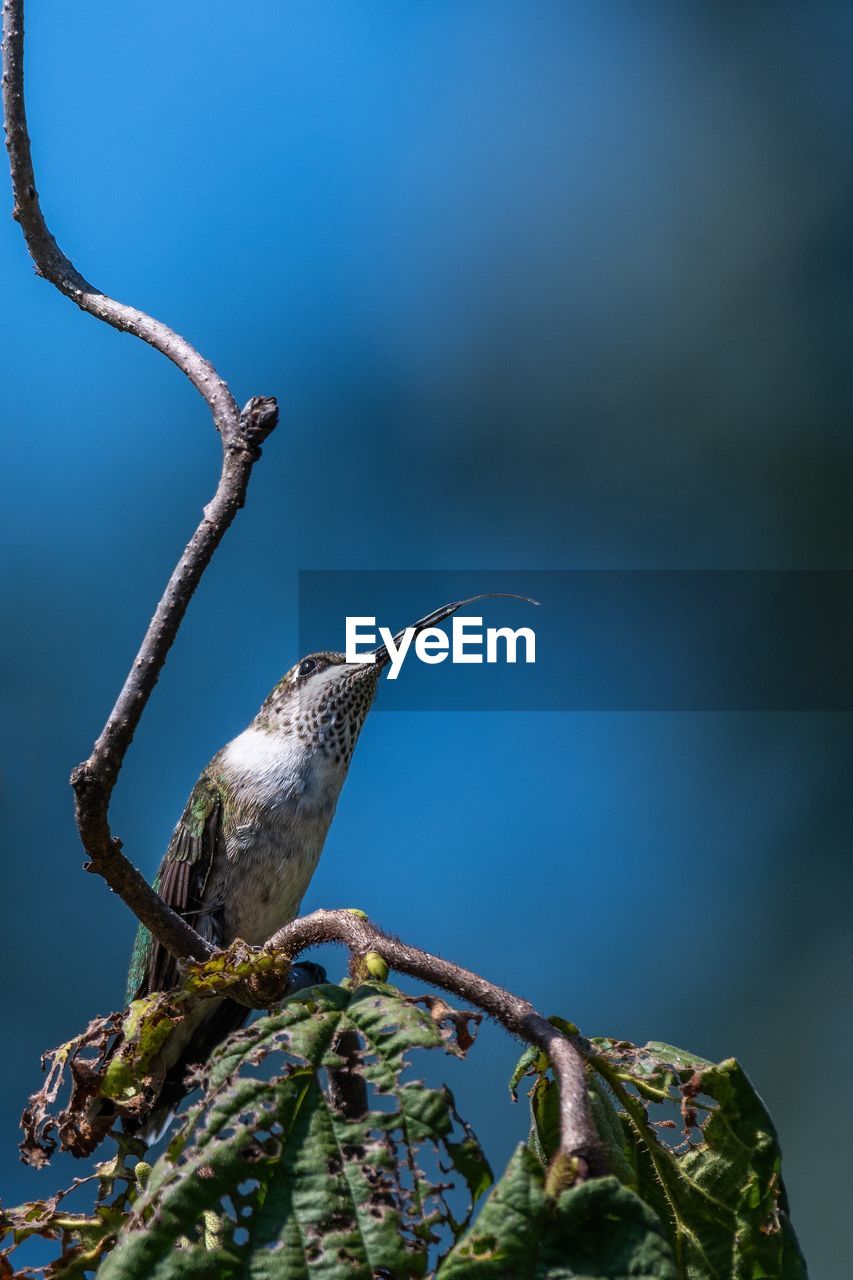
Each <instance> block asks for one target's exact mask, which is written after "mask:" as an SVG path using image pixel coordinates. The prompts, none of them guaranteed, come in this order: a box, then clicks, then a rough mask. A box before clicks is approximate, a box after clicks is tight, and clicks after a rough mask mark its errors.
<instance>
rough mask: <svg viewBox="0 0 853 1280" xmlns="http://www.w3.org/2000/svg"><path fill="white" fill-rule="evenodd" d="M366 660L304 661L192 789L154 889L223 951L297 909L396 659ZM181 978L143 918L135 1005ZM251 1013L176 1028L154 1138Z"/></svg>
mask: <svg viewBox="0 0 853 1280" xmlns="http://www.w3.org/2000/svg"><path fill="white" fill-rule="evenodd" d="M506 594H508V593H504V592H490V593H486V595H479V596H473V597H471V598H470V599H468V600H458V601H456V602H455V603H453V604H447V605H443V606H442V607H441V608H440V609H436V610H435V611H434V612H433V613H430V614H428V615H427V616H426V617H424V618H421V619H419V620H418V622H416V623H415V624H414V627H413V628H405V629H404V631H401V632H398V634H397V635H396V636H395V637H394V641H393V643H394V645H395V646H396V645H399V643H400V641H401V639H402V638H403V637H404V635H405V634H406V632H407V631H414V634H415V635H417V634H418V632H420V631H423V630H424V629H426V628H427V627H433V626H436V625H438V624H439V623H440V622H442V621H444V620H445V619H446V618H449V617H450V616H451V615H452V614H454V613H455V612H456V611H457V610H458V609H461V608H463V607H464V606H466V605H469V604H473V603H475V602H476V601H478V600H481V599H485V598H487V597H492V596H503V595H506ZM511 598H515V599H526V597H511ZM532 603H535V602H532ZM412 638H413V637H412ZM365 656H366V657H368V658H371V657H372V661H361V662H351V663H348V662H347V661H346V657H345V655H344V654H342V653H334V652H319V653H310V654H308V655H306V657H304V658H301V659H300V660H299V662H297V663H296V665H295V666H293V667H291V668H290V670H289V671H288V672H287V673H286V674H285V675H284V676H282V678H281V679H280V680H279V681H278V683H277V684H276V685H275V686H274V687H273V689H272V690H271V692H270V693H269V695H268V696H267V697H266V698H265V700H264V702H263V703H262V705H261V708H260V710H259V711H258V713H257V715H256V716H255V718H254V719H253V720H252V721H251V723H250V724H249V725H248V727H247V728H246V729H244V730H243V732H242V733H240V734H238V735H237V737H236V738H234V739H232V741H231V742H229V743H227V744H226V746H224V747H223V748H222V749H221V750H220V751H218V752H217V753H216V755H215V756H214V757H213V759H212V760H211V761H210V763H209V764H208V765H207V767H206V768H205V769H204V770H203V771H202V773H201V776H200V778H199V779H198V781H197V782H196V784H195V786H194V787H193V790H192V792H191V794H190V797H189V800H188V801H187V804H186V808H185V809H184V812H183V814H182V815H181V817H180V819H179V821H178V824H177V826H176V827H175V830H174V833H173V835H172V838H171V840H170V842H169V846H168V848H167V850H166V853H165V856H164V858H163V861H162V862H161V864H160V868H159V870H158V872H157V875H156V878H155V880H154V888H155V889H156V890H157V892H158V893H159V895H160V897H161V898H162V899H163V901H164V902H166V903H168V905H169V906H170V907H171V908H172V909H173V910H174V911H176V912H177V913H178V914H179V915H181V916H183V917H184V918H185V919H186V920H187V921H188V922H189V923H191V924H192V926H193V928H194V929H195V930H196V931H197V932H198V933H199V934H200V935H201V936H202V937H203V938H205V939H206V940H207V941H208V942H210V943H212V944H213V945H214V946H216V947H226V946H228V945H229V944H230V943H231V942H233V941H234V940H235V939H238V938H239V939H242V940H243V941H244V942H246V943H248V944H249V945H250V946H259V945H261V944H262V943H264V942H266V940H267V939H268V938H269V937H270V936H271V935H272V934H273V933H274V932H275V931H276V930H277V929H279V928H281V927H282V925H285V924H287V923H288V921H290V920H292V919H293V918H294V917H295V916H296V915H297V914H298V912H299V907H300V904H301V902H302V897H303V895H304V893H305V891H306V889H307V887H308V883H309V881H310V879H311V876H312V874H313V872H314V869H315V867H316V866H317V863H318V861H319V858H320V854H321V852H322V849H323V844H324V842H325V839H326V834H327V832H328V830H329V826H330V824H331V821H332V818H333V816H334V813H335V808H336V806H337V803H338V798H339V796H340V793H341V788H342V787H343V784H344V782H345V780H346V777H347V773H348V771H349V767H350V762H351V761H352V756H353V751H354V750H355V745H356V742H357V741H358V737H359V734H360V733H361V730H362V727H363V725H364V722H365V720H366V718H367V714H368V712H369V711H370V708H371V707H372V705H373V701H374V699H375V697H376V691H377V687H378V683H379V678H380V675H381V672H382V670H383V668H384V667H385V666H386V665H387V664H388V663H389V661H390V660H391V657H390V654H389V650H388V647H387V646H386V645H384V644H381V645H379V646H378V647H377V648H376V649H374V650H372V651H371V653H370V654H368V655H365ZM291 972H292V977H291V988H290V989H291V990H293V989H298V988H299V987H300V986H308V985H313V984H314V983H317V982H322V981H325V971H324V970H323V969H322V967H321V966H319V965H312V964H302V965H294V966H293V970H292V971H291ZM179 983H180V971H179V967H178V963H177V961H176V960H175V958H174V957H173V956H171V955H170V954H169V952H168V951H166V949H165V948H164V947H163V946H161V945H160V943H159V942H157V940H156V939H155V938H153V937H152V936H151V934H150V933H149V931H148V930H147V929H146V928H145V927H144V926H142V925H140V927H139V930H138V932H137V935H136V941H135V945H134V948H133V954H132V958H131V963H130V972H129V976H128V985H127V999H128V1002H130V1001H131V1000H137V999H140V998H141V997H143V996H147V995H151V994H153V993H154V992H157V991H168V990H171V989H172V988H174V987H176V986H178V985H179ZM249 1012H250V1011H249V1010H248V1009H247V1008H246V1007H245V1006H243V1005H241V1004H238V1003H237V1002H236V1001H234V1000H231V999H229V998H227V997H222V998H217V999H209V1000H204V1001H201V1002H199V1005H198V1006H197V1008H196V1009H195V1010H193V1011H192V1012H191V1013H190V1014H189V1015H188V1016H187V1017H186V1018H185V1019H184V1021H183V1022H182V1023H180V1024H179V1025H178V1026H177V1027H176V1029H175V1032H174V1033H173V1034H172V1036H171V1037H170V1039H169V1040H168V1042H167V1044H166V1046H165V1047H164V1059H165V1061H164V1066H165V1068H166V1075H165V1080H164V1083H163V1086H162V1089H161V1091H160V1094H159V1095H158V1098H157V1099H156V1100H155V1103H154V1106H155V1110H154V1111H153V1112H152V1113H151V1115H150V1117H149V1118H148V1120H146V1122H145V1130H146V1131H147V1133H148V1134H149V1135H151V1134H154V1133H160V1132H162V1131H163V1128H164V1123H163V1122H164V1120H165V1123H166V1124H167V1123H168V1121H169V1119H170V1118H171V1115H172V1114H173V1113H174V1110H175V1108H176V1106H177V1105H178V1104H179V1102H180V1100H181V1098H182V1097H183V1096H184V1094H185V1093H186V1092H187V1087H186V1086H185V1084H184V1076H185V1074H186V1072H187V1069H188V1067H189V1066H191V1065H193V1064H200V1063H203V1062H205V1061H206V1059H207V1058H208V1056H209V1055H210V1053H211V1052H212V1050H213V1049H214V1048H215V1047H216V1045H217V1044H219V1043H220V1042H221V1041H222V1040H223V1039H225V1037H226V1036H227V1035H229V1034H230V1033H231V1032H232V1031H235V1030H237V1029H238V1028H239V1027H241V1026H242V1025H243V1023H244V1022H245V1020H246V1018H247V1017H248V1016H249Z"/></svg>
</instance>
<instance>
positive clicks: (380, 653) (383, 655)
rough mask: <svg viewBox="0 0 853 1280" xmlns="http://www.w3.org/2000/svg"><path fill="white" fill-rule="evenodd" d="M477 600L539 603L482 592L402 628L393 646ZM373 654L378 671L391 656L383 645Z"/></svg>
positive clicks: (444, 606)
mask: <svg viewBox="0 0 853 1280" xmlns="http://www.w3.org/2000/svg"><path fill="white" fill-rule="evenodd" d="M478 600H523V601H524V602H525V603H526V604H537V605H538V603H539V601H538V600H533V599H531V597H530V596H517V595H515V594H514V592H512V591H484V592H483V594H482V595H479V596H470V597H469V598H468V599H467V600H457V601H456V602H455V604H444V605H442V606H441V608H440V609H436V610H435V611H434V612H433V613H428V614H427V616H426V617H425V618H421V619H420V620H419V621H418V622H415V623H413V624H412V626H411V627H404V628H403V630H402V631H398V632H397V634H396V635H395V637H394V644H395V646H396V645H399V643H400V641H401V640H402V638H403V636H404V635H405V634H406V632H407V631H411V630H412V629H414V633H415V635H417V634H418V632H419V631H425V630H426V629H427V627H436V626H438V624H439V622H444V620H445V618H449V617H450V616H451V615H452V614H454V613H455V612H456V610H457V609H464V608H465V606H466V605H467V604H476V603H477V601H478ZM413 638H414V637H413ZM373 653H374V656H375V658H376V664H375V665H376V667H378V668H379V669H380V670H381V669H382V667H384V666H386V665H387V663H389V662H390V661H391V655H390V653H389V652H388V649H387V646H386V645H384V644H380V645H378V646H377V647H376V648H375V649H374V650H373Z"/></svg>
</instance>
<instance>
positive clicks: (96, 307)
mask: <svg viewBox="0 0 853 1280" xmlns="http://www.w3.org/2000/svg"><path fill="white" fill-rule="evenodd" d="M3 52H4V59H3V62H4V67H3V106H4V114H5V122H6V146H7V149H8V152H9V160H10V163H11V169H12V188H13V191H14V196H15V206H14V211H13V216H14V217H15V218H16V220H17V221H18V222H19V223H20V224H21V229H22V231H23V233H24V238H25V240H26V242H27V248H28V249H29V251H30V255H31V257H32V259H33V262H34V263H35V267H36V271H37V273H38V274H39V275H41V276H43V277H44V278H45V279H46V280H49V281H50V283H51V284H53V285H55V286H56V288H57V289H59V291H60V292H61V293H64V294H65V295H66V297H68V298H70V299H71V300H72V302H75V303H76V304H77V306H78V307H80V308H81V310H83V311H88V312H89V314H90V315H93V316H95V318H96V319H98V320H102V321H103V322H104V323H105V324H108V325H111V326H112V327H113V328H114V329H120V330H122V331H124V332H126V333H132V334H134V335H135V336H136V337H137V338H141V339H142V340H143V342H147V343H149V344H150V345H151V346H152V347H154V348H155V349H156V350H157V351H159V352H160V353H161V354H162V355H164V356H166V357H167V358H168V359H169V360H171V361H172V362H173V363H174V364H176V365H177V366H178V368H179V369H180V370H181V371H182V372H183V373H185V374H186V376H187V377H188V378H189V379H190V381H191V382H192V384H193V386H195V387H196V388H197V389H198V391H199V392H200V393H201V395H202V396H203V397H204V399H205V400H206V402H207V404H208V406H209V408H210V412H211V414H212V415H213V421H214V424H215V426H216V428H217V430H218V431H219V434H220V436H221V439H222V451H223V452H222V471H221V475H220V478H219V483H218V485H217V488H216V492H215V494H214V495H213V497H212V499H211V500H210V502H209V503H208V505H207V506H206V507H205V509H204V514H203V517H202V520H201V522H200V524H199V525H198V528H197V529H196V531H195V533H194V534H193V536H192V538H191V539H190V541H189V543H188V545H187V547H186V549H185V551H184V553H183V555H182V556H181V558H180V560H179V561H178V564H177V566H176V568H175V570H174V572H173V573H172V576H171V577H170V579H169V582H168V584H167V586H166V590H165V591H164V593H163V596H162V598H161V600H160V603H159V604H158V605H157V608H156V610H155V613H154V617H153V618H152V619H151V622H150V624H149V626H148V630H147V631H146V633H145V638H144V639H143V641H142V645H141V647H140V649H139V652H138V654H137V656H136V658H135V660H134V663H133V666H132V667H131V669H130V673H129V674H128V676H127V679H126V680H125V682H124V687H123V688H122V690H121V693H120V694H119V696H118V700H117V701H116V704H115V706H114V707H113V710H112V712H111V713H110V716H109V719H108V720H107V723H106V725H105V726H104V729H103V731H102V732H101V734H100V736H99V737H98V740H97V742H96V743H95V746H94V748H93V750H92V754H91V755H90V756H89V758H88V760H85V761H83V763H82V764H79V765H78V766H77V768H76V769H75V770H74V772H73V774H72V778H71V781H72V785H73V787H74V791H75V796H76V812H77V826H78V829H79V832H80V838H81V840H82V842H83V846H84V848H85V849H86V852H87V853H88V855H89V858H90V859H91V863H90V864H89V869H90V870H92V871H96V872H98V873H99V874H100V875H102V876H103V877H104V879H105V880H106V881H107V883H108V884H109V886H110V888H111V889H113V890H115V892H116V893H117V894H119V896H120V897H121V898H122V899H123V900H124V902H125V903H126V904H127V906H129V907H130V909H131V911H133V912H134V914H135V915H136V916H137V917H138V919H139V920H141V921H142V923H143V924H145V925H146V926H147V927H148V928H149V929H150V930H151V932H152V933H153V934H154V935H155V937H156V938H157V939H158V940H159V941H160V942H161V943H162V944H163V946H164V947H166V949H167V950H168V951H170V952H171V953H172V954H173V955H176V956H193V957H195V958H196V959H204V958H205V956H206V955H208V954H209V948H208V947H207V945H206V944H205V943H204V942H203V940H202V939H201V938H200V937H199V935H198V934H197V933H196V932H195V930H194V929H193V928H192V927H191V926H190V925H189V924H187V922H186V921H185V920H182V919H181V917H180V916H178V915H176V913H175V912H174V911H172V910H171V909H170V908H169V907H167V906H166V904H165V903H164V902H163V901H162V900H161V899H160V898H159V897H158V895H157V894H156V893H155V891H154V890H153V889H152V888H151V887H150V885H149V884H148V883H147V882H146V880H145V878H144V877H143V876H142V875H141V874H140V872H139V871H138V870H137V869H136V868H135V867H134V866H133V865H132V864H131V863H130V862H128V860H127V859H126V858H125V857H124V855H123V854H122V852H121V842H120V841H119V840H118V839H117V838H116V837H114V836H113V834H112V832H111V831H110V825H109V804H110V797H111V795H112V791H113V788H114V787H115V784H116V780H117V778H118V775H119V771H120V769H121V766H122V763H123V761H124V757H125V755H126V753H127V749H128V747H129V746H130V744H131V742H132V741H133V735H134V733H135V731H136V728H137V725H138V724H139V720H140V717H141V715H142V712H143V711H144V709H145V706H146V704H147V702H148V699H149V697H150V696H151V692H152V690H153V689H154V686H155V684H156V683H157V679H158V677H159V675H160V672H161V670H162V668H163V664H164V662H165V661H166V655H167V654H168V652H169V649H170V648H171V646H172V642H173V641H174V639H175V636H176V635H177V632H178V628H179V626H180V625H181V621H182V620H183V617H184V614H185V613H186V610H187V606H188V605H189V602H190V600H191V599H192V596H193V593H194V591H195V589H196V587H197V586H198V583H199V580H200V579H201V576H202V574H203V573H204V570H205V569H206V568H207V566H208V564H209V563H210V560H211V557H212V556H213V553H214V551H215V550H216V548H217V546H218V545H219V543H220V541H221V539H222V536H223V534H224V533H225V531H226V529H227V528H228V527H229V525H230V524H231V521H232V520H233V519H234V516H235V515H236V514H237V511H238V510H239V509H240V507H241V506H242V505H243V502H244V499H245V496H246V488H247V486H248V483H249V476H250V475H251V471H252V467H253V465H254V463H255V462H256V461H257V459H258V458H259V457H260V453H261V449H260V446H261V444H262V443H263V441H264V440H265V439H266V437H267V436H268V435H269V433H270V432H271V431H272V430H273V428H274V427H275V425H276V422H277V421H278V406H277V405H276V402H275V400H273V399H271V398H267V397H262V396H256V397H254V398H253V399H252V400H250V401H249V402H248V404H247V405H246V407H245V408H244V409H243V411H242V413H241V412H240V411H239V409H238V408H237V404H236V401H235V400H234V397H233V396H232V395H231V392H230V391H229V389H228V387H227V385H226V384H225V382H224V381H223V380H222V379H221V378H220V377H219V375H218V374H217V372H216V370H215V369H214V367H213V365H212V364H210V363H209V362H208V361H207V360H205V359H204V358H203V357H202V356H201V355H200V354H199V352H198V351H196V350H195V348H194V347H193V346H191V345H190V343H188V342H187V341H186V340H185V339H184V338H182V337H181V336H180V334H177V333H175V332H174V330H173V329H170V328H169V327H168V326H167V325H165V324H163V323H162V322H161V321H159V320H155V319H154V318H153V317H152V316H149V315H146V314H145V312H143V311H139V310H137V309H136V307H131V306H127V305H126V304H125V303H122V302H117V301H116V300H115V299H114V298H111V297H108V296H107V294H105V293H102V292H101V290H99V289H96V288H95V286H94V285H92V284H90V283H89V281H88V280H86V278H85V277H84V276H83V275H81V274H80V272H79V271H78V270H77V268H76V267H75V266H74V264H73V263H72V262H71V260H70V259H69V258H67V257H66V256H65V254H64V253H63V252H62V250H61V249H60V248H59V246H58V245H57V243H56V241H55V240H54V238H53V236H52V235H51V233H50V231H49V230H48V227H47V224H46V222H45V220H44V216H43V214H42V211H41V206H40V204H39V197H38V192H37V190H36V182H35V176H34V173H33V163H32V154H31V149H30V138H29V131H28V128H27V117H26V110H25V105H24V5H23V0H3Z"/></svg>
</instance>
